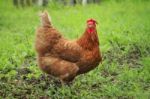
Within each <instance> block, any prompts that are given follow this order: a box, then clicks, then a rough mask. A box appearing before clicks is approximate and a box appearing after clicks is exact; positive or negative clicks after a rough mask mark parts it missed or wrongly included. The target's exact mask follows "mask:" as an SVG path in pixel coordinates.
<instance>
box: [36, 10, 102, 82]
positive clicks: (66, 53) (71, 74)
mask: <svg viewBox="0 0 150 99" xmlns="http://www.w3.org/2000/svg"><path fill="white" fill-rule="evenodd" d="M40 17H41V26H40V27H39V28H38V29H37V31H36V42H35V48H36V51H37V54H38V64H39V67H40V68H41V70H42V71H44V72H46V73H47V74H50V75H53V76H55V77H59V78H60V80H61V81H62V82H70V81H72V80H73V79H74V78H75V77H76V76H77V75H79V74H83V73H87V72H88V71H90V70H92V69H94V68H95V67H97V66H98V65H99V63H100V62H101V61H102V57H101V53H100V49H99V41H98V35H97V30H96V21H95V20H93V19H90V20H88V21H87V27H86V29H85V32H84V34H83V35H82V36H81V37H80V38H79V39H77V40H74V41H69V40H67V39H65V38H64V37H63V36H62V35H61V33H60V32H59V31H57V30H56V29H55V28H54V27H53V26H52V23H51V20H50V17H49V15H48V13H47V11H44V12H43V13H42V14H41V15H40Z"/></svg>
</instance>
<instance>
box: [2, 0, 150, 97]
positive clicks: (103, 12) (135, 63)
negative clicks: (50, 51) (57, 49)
mask: <svg viewBox="0 0 150 99" xmlns="http://www.w3.org/2000/svg"><path fill="white" fill-rule="evenodd" d="M60 1H61V0H59V1H58V0H49V1H48V4H47V3H46V5H44V6H43V4H39V3H31V4H30V5H28V4H27V3H26V4H25V3H24V4H23V5H21V4H19V5H18V6H17V5H14V4H13V0H0V99H13V98H17V99H150V41H149V40H150V1H149V0H100V1H99V2H95V3H91V2H90V3H87V4H83V3H82V1H81V0H77V4H75V3H70V1H69V0H67V3H64V2H62V1H63V0H62V1H61V2H60ZM42 10H48V12H49V13H50V16H51V17H52V22H53V24H54V26H55V27H56V28H57V29H58V30H59V31H61V32H62V35H64V36H65V37H66V38H68V39H76V38H78V37H80V36H81V35H82V33H83V31H84V29H85V26H86V20H87V19H89V18H94V19H96V20H97V21H98V26H97V29H98V36H99V41H100V48H101V51H102V55H103V62H102V64H100V65H99V67H98V68H96V69H94V70H93V71H91V72H89V73H87V74H84V75H81V76H78V77H76V79H75V80H74V82H73V84H72V85H71V86H60V84H59V83H58V80H57V79H55V78H52V77H49V76H48V75H45V74H43V73H42V72H41V71H40V70H39V68H38V66H37V63H36V53H35V49H34V39H35V30H36V28H37V27H38V26H39V25H40V20H39V16H38V13H39V12H40V11H42Z"/></svg>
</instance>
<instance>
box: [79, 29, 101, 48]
mask: <svg viewBox="0 0 150 99" xmlns="http://www.w3.org/2000/svg"><path fill="white" fill-rule="evenodd" d="M77 43H78V44H79V45H80V46H81V47H82V48H84V49H89V50H91V49H93V48H95V47H97V46H99V41H98V36H97V30H96V27H93V28H87V29H86V30H85V32H84V34H83V35H82V36H81V38H79V39H78V40H77Z"/></svg>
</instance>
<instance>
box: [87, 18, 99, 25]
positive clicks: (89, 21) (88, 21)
mask: <svg viewBox="0 0 150 99" xmlns="http://www.w3.org/2000/svg"><path fill="white" fill-rule="evenodd" d="M86 22H87V24H94V25H96V24H97V22H96V21H95V20H94V19H89V20H87V21H86Z"/></svg>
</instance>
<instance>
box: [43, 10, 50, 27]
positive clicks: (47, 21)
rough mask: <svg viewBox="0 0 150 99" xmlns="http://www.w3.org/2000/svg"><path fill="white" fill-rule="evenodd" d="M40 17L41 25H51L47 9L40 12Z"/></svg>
mask: <svg viewBox="0 0 150 99" xmlns="http://www.w3.org/2000/svg"><path fill="white" fill-rule="evenodd" d="M40 17H41V24H42V26H43V27H51V25H52V24H51V18H50V16H49V14H48V12H47V11H43V12H42V13H41V14H40Z"/></svg>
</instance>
